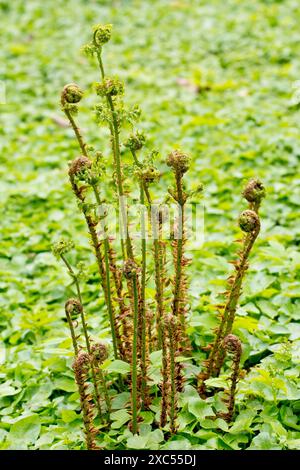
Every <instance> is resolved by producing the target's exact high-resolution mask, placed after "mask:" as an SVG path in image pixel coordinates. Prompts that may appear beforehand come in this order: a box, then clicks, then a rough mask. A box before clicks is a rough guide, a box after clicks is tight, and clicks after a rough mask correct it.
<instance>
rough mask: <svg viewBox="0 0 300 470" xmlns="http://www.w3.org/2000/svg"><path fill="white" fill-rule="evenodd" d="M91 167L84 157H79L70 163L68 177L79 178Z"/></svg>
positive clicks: (90, 163)
mask: <svg viewBox="0 0 300 470" xmlns="http://www.w3.org/2000/svg"><path fill="white" fill-rule="evenodd" d="M91 167H92V162H91V160H90V159H89V158H88V157H85V156H84V155H80V157H77V158H75V160H73V161H72V162H71V164H70V167H69V176H80V175H81V174H83V173H84V172H85V171H86V170H89V169H90V168H91Z"/></svg>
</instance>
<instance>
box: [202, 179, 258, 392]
mask: <svg viewBox="0 0 300 470" xmlns="http://www.w3.org/2000/svg"><path fill="white" fill-rule="evenodd" d="M243 196H244V197H245V199H246V200H247V201H248V202H249V205H250V207H251V209H248V210H245V211H244V212H242V213H241V214H240V217H239V226H240V228H241V230H242V231H243V232H244V233H245V236H244V239H243V242H242V243H243V246H242V249H241V250H240V251H239V253H238V255H239V258H238V259H237V260H235V261H233V262H232V264H233V266H234V268H235V272H234V274H232V275H231V276H230V277H229V279H228V291H227V292H226V293H225V295H226V298H227V301H226V303H225V305H224V306H222V308H221V312H220V324H219V327H218V328H217V329H216V336H215V340H214V342H213V343H212V344H211V345H210V354H209V357H208V359H207V360H206V361H204V366H205V370H204V372H202V373H201V374H200V375H199V377H198V378H199V381H200V385H199V393H200V395H201V396H203V397H205V395H206V387H205V380H207V379H208V378H210V377H216V376H218V375H219V374H220V371H221V368H222V365H223V363H224V359H225V350H224V347H223V345H222V342H223V340H224V338H225V337H226V336H228V335H229V334H231V332H232V327H233V323H234V319H235V314H236V310H237V307H238V301H239V298H240V295H241V292H242V282H243V278H244V276H245V273H246V271H247V269H248V267H249V263H248V260H249V255H250V252H251V250H252V248H253V245H254V243H255V241H256V239H257V237H258V234H259V232H260V219H259V216H258V210H259V207H260V204H261V201H262V199H263V197H264V196H265V189H264V187H263V185H262V183H261V182H260V181H259V180H257V179H255V180H250V182H249V183H248V184H247V186H246V187H245V189H244V191H243ZM253 209H255V210H253Z"/></svg>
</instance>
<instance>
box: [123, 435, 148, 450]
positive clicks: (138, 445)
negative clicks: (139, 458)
mask: <svg viewBox="0 0 300 470" xmlns="http://www.w3.org/2000/svg"><path fill="white" fill-rule="evenodd" d="M147 442H148V436H137V435H135V436H132V437H130V438H129V439H127V447H128V449H145V448H146V446H147Z"/></svg>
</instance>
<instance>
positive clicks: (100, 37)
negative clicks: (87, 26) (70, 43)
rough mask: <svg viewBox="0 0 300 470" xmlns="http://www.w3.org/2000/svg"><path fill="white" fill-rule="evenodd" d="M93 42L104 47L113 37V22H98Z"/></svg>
mask: <svg viewBox="0 0 300 470" xmlns="http://www.w3.org/2000/svg"><path fill="white" fill-rule="evenodd" d="M93 29H94V34H93V44H94V46H96V47H102V46H103V45H104V44H106V43H107V42H108V41H109V40H110V38H111V31H112V24H97V25H95V26H94V28H93Z"/></svg>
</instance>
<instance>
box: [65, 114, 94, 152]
mask: <svg viewBox="0 0 300 470" xmlns="http://www.w3.org/2000/svg"><path fill="white" fill-rule="evenodd" d="M63 110H64V113H65V114H66V116H67V118H68V119H69V121H70V124H71V126H72V128H73V131H74V133H75V135H76V137H77V140H78V143H79V146H80V148H81V152H82V155H84V156H85V157H87V156H88V154H87V151H86V144H85V142H84V140H83V137H82V135H81V131H80V129H79V127H78V126H77V124H76V122H75V119H74V118H73V116H72V114H71V113H70V111H69V110H68V109H67V108H66V107H65V106H63Z"/></svg>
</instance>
